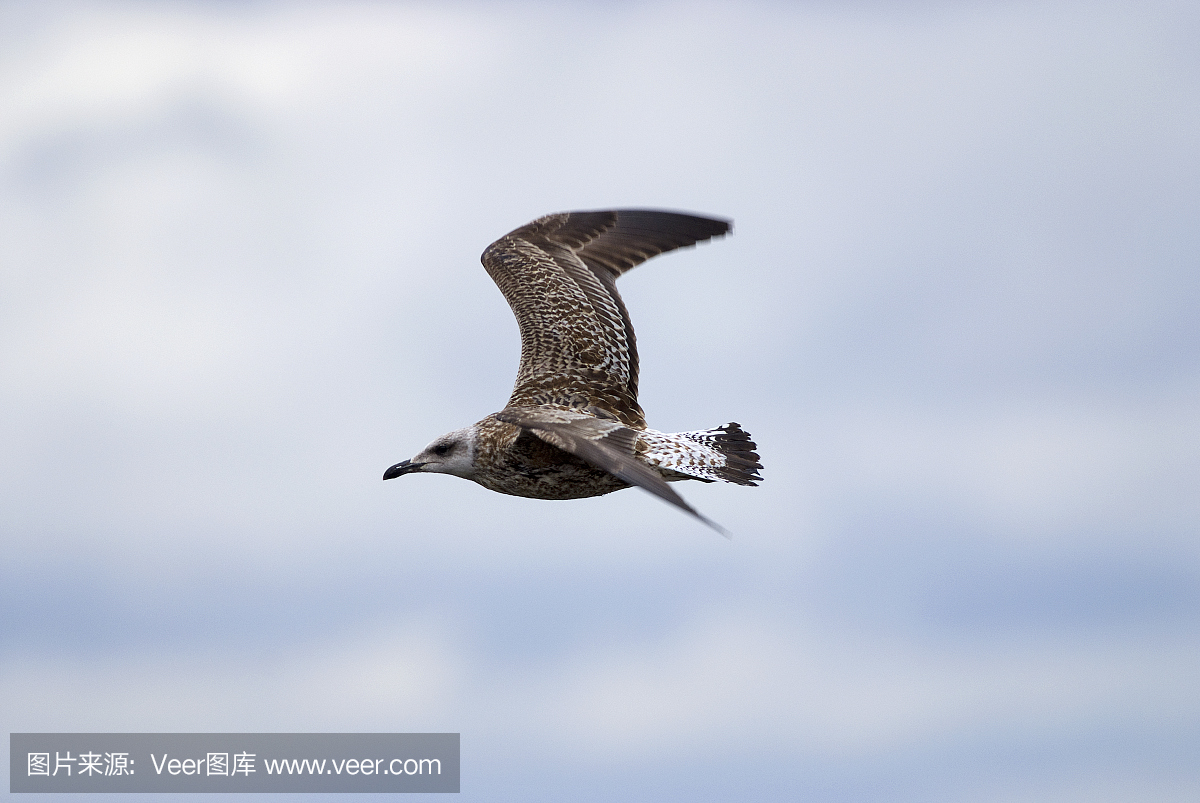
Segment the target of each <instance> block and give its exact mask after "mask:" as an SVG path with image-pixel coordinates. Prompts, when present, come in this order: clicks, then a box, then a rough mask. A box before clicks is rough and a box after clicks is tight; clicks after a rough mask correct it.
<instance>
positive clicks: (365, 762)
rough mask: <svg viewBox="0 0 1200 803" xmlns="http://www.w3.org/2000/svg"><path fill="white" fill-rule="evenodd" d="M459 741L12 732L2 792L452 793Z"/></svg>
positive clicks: (410, 736)
mask: <svg viewBox="0 0 1200 803" xmlns="http://www.w3.org/2000/svg"><path fill="white" fill-rule="evenodd" d="M458 747H459V734H457V733H10V734H9V735H8V752H9V773H8V774H9V778H8V791H9V792H210V793H211V792H457V791H458Z"/></svg>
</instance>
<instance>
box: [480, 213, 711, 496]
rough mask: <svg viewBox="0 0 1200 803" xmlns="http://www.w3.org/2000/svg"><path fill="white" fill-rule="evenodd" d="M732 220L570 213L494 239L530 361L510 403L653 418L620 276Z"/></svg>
mask: <svg viewBox="0 0 1200 803" xmlns="http://www.w3.org/2000/svg"><path fill="white" fill-rule="evenodd" d="M729 229H730V223H729V221H727V220H716V219H713V218H705V217H697V216H695V215H685V214H681V213H678V212H658V211H653V210H642V209H618V210H613V211H607V212H564V213H560V214H556V215H547V216H546V217H541V218H538V219H537V220H535V221H533V222H532V223H529V224H527V225H525V226H522V227H521V228H519V229H516V230H515V231H512V232H510V233H508V234H506V235H504V236H503V237H501V238H500V239H499V240H497V241H496V242H494V243H492V244H491V245H490V246H488V248H487V250H486V251H484V252H483V266H484V267H485V268H486V269H487V272H488V275H490V276H491V277H492V280H493V281H494V282H496V285H497V286H498V287H499V288H500V292H502V293H503V294H504V298H505V299H506V300H507V301H508V304H509V306H510V307H512V311H513V314H514V315H516V317H517V325H518V326H519V327H520V329H521V366H520V368H519V369H518V371H517V381H516V385H515V386H514V387H513V393H512V397H511V398H510V399H509V401H508V406H509V407H514V406H533V405H539V404H556V405H564V406H567V407H575V408H579V409H586V408H588V407H593V408H598V409H599V410H602V411H604V412H606V413H608V414H611V415H613V416H615V417H616V419H617V420H619V421H621V422H622V423H624V424H627V425H629V426H634V427H639V428H640V427H643V426H645V418H644V416H643V415H642V408H641V407H640V406H639V405H638V401H637V381H638V358H637V344H636V341H635V339H634V335H633V325H632V324H631V323H630V322H629V313H628V312H627V311H626V310H625V305H624V303H622V302H621V296H620V295H618V294H617V287H616V281H617V277H618V276H620V275H621V274H622V273H624V272H625V271H627V270H629V269H630V268H632V267H634V266H635V265H638V264H641V263H642V262H645V261H646V260H647V259H650V258H651V257H653V256H657V255H658V254H662V253H665V252H667V251H672V250H674V249H676V248H683V247H686V246H690V245H695V244H696V243H698V242H700V241H702V240H708V239H710V238H712V237H719V236H721V235H723V234H725V233H726V232H728V231H729ZM555 445H558V444H555ZM563 448H565V447H563ZM568 451H570V450H568ZM580 456H581V457H582V455H580ZM585 459H587V458H585ZM668 490H669V489H668ZM672 493H673V492H672Z"/></svg>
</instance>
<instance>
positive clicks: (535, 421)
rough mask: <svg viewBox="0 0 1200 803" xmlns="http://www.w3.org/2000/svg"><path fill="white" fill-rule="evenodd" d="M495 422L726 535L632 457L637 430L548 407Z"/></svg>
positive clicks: (503, 415) (508, 413)
mask: <svg viewBox="0 0 1200 803" xmlns="http://www.w3.org/2000/svg"><path fill="white" fill-rule="evenodd" d="M495 417H496V419H497V420H498V421H503V422H504V423H506V424H514V425H516V426H518V427H521V428H522V429H524V430H528V431H529V432H532V433H533V434H534V435H536V436H537V437H539V438H541V439H542V440H544V441H545V442H546V443H549V444H551V445H552V446H557V447H558V448H559V449H562V450H563V451H565V452H570V453H571V454H573V455H575V456H576V457H578V458H580V459H581V460H586V461H587V462H588V463H591V464H592V465H593V466H595V467H596V468H598V469H601V470H602V471H607V472H608V473H609V474H612V475H613V476H614V477H616V478H617V479H619V480H624V481H625V482H627V483H629V484H630V485H636V486H638V487H639V488H644V489H645V490H647V491H649V492H650V493H652V494H654V495H655V496H657V497H658V498H659V499H662V500H663V501H665V502H670V503H671V504H672V505H675V506H676V507H678V508H680V509H682V510H684V511H686V512H688V513H690V514H692V515H693V516H695V517H696V518H698V519H700V521H702V522H704V523H705V524H707V525H708V526H709V527H712V528H713V529H714V530H716V531H717V532H719V533H720V534H721V535H723V536H725V537H726V538H728V537H729V533H727V532H726V531H725V530H724V528H722V527H721V526H720V525H719V524H716V523H715V522H712V521H709V520H708V519H706V518H705V517H704V516H701V515H700V514H699V513H697V512H696V511H695V509H694V508H692V506H691V505H689V504H688V503H687V502H685V501H683V497H681V496H680V495H679V494H677V493H675V489H673V488H672V487H671V486H670V485H668V484H667V481H666V480H664V479H663V478H662V475H661V474H659V473H658V472H657V471H655V470H654V469H652V468H651V467H650V466H648V465H646V464H645V463H643V462H641V461H640V460H638V459H637V458H635V457H634V456H633V455H634V452H633V446H634V441H635V440H636V439H637V432H635V431H634V430H632V429H630V428H629V427H626V426H622V425H621V424H620V423H618V422H616V421H607V420H604V419H601V418H595V417H593V416H590V415H587V414H584V413H572V412H568V411H565V410H554V409H547V408H544V407H543V408H516V409H514V408H505V409H503V410H501V411H500V412H498V413H496V414H495Z"/></svg>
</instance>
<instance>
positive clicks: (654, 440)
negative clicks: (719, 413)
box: [639, 423, 762, 485]
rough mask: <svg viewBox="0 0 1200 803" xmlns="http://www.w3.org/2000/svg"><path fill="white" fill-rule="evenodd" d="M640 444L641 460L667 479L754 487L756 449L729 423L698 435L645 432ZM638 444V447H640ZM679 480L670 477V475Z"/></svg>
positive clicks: (758, 478)
mask: <svg viewBox="0 0 1200 803" xmlns="http://www.w3.org/2000/svg"><path fill="white" fill-rule="evenodd" d="M641 440H642V442H643V444H644V448H645V449H646V451H645V452H644V453H643V454H642V458H643V459H644V460H645V461H646V462H648V463H650V464H651V465H654V466H656V467H658V468H659V469H662V470H663V472H664V474H665V475H666V477H667V479H689V478H691V479H697V480H701V481H703V482H715V481H718V480H720V481H721V482H732V483H736V484H738V485H757V484H758V483H759V482H762V477H761V476H759V474H758V472H759V470H760V469H761V468H762V464H761V463H760V462H759V457H758V452H757V451H755V450H756V449H758V446H757V445H756V444H755V443H754V441H752V440H750V434H749V433H748V432H746V431H745V430H743V429H742V427H741V425H740V424H737V423H730V424H726V425H725V426H722V427H715V428H714V429H705V430H700V431H698V432H673V433H662V432H654V431H652V430H648V431H646V432H645V433H643V434H642V437H641ZM643 444H639V446H641V445H643ZM672 473H673V474H677V475H682V476H677V477H674V478H673V477H671V476H670V475H671V474H672Z"/></svg>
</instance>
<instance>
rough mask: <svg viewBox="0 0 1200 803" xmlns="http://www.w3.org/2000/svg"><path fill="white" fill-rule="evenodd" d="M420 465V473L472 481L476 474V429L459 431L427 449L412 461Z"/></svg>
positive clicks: (470, 428) (468, 428)
mask: <svg viewBox="0 0 1200 803" xmlns="http://www.w3.org/2000/svg"><path fill="white" fill-rule="evenodd" d="M412 462H413V463H414V464H415V463H420V464H422V465H421V468H420V469H418V471H421V472H428V473H432V474H453V475H454V476H456V477H462V478H464V479H470V478H471V476H472V475H473V474H474V473H475V429H474V427H467V428H466V429H457V430H455V431H454V432H449V433H447V434H445V435H443V436H442V437H440V438H438V439H437V440H435V441H434V442H433V443H431V444H429V445H428V446H426V447H425V451H423V452H421V453H420V454H419V455H417V456H416V457H414V458H413V459H412Z"/></svg>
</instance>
